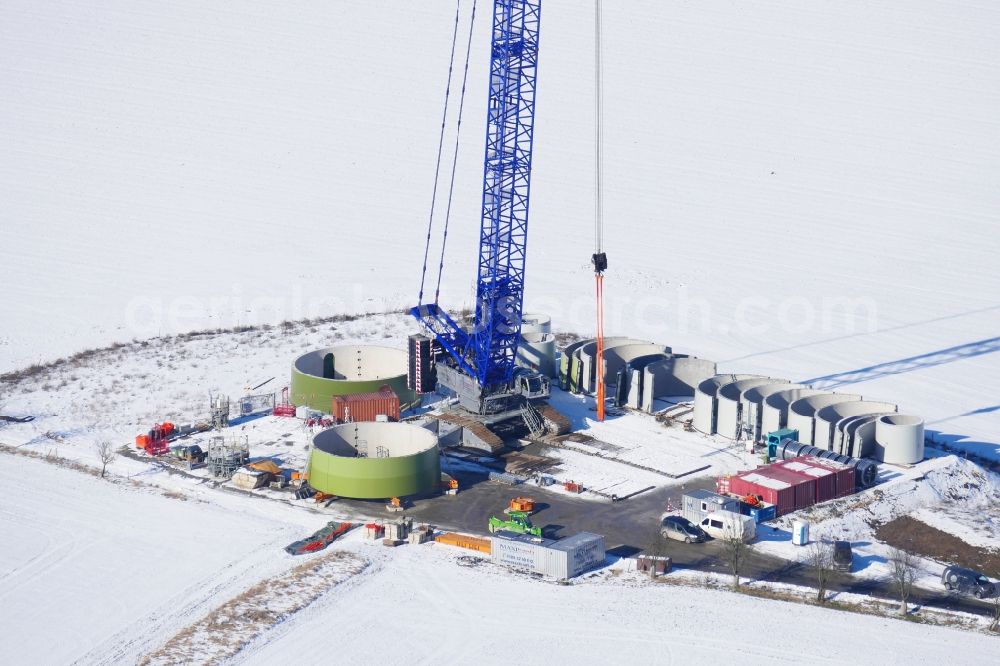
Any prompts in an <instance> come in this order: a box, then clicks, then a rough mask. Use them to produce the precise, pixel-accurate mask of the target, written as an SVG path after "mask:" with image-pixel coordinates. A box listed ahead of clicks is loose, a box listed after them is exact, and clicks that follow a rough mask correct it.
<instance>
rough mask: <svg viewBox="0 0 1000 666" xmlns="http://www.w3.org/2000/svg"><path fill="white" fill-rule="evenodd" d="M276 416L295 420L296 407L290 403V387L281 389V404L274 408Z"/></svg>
mask: <svg viewBox="0 0 1000 666" xmlns="http://www.w3.org/2000/svg"><path fill="white" fill-rule="evenodd" d="M274 415H275V416H290V417H292V418H295V405H293V404H292V403H290V402H289V401H288V387H287V386H286V387H285V388H283V389H281V402H279V403H278V404H277V405H275V406H274Z"/></svg>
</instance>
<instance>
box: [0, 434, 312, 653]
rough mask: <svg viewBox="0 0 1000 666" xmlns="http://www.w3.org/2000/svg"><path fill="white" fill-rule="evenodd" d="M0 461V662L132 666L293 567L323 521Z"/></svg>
mask: <svg viewBox="0 0 1000 666" xmlns="http://www.w3.org/2000/svg"><path fill="white" fill-rule="evenodd" d="M0 455H2V462H3V464H2V465H0V486H2V487H3V502H2V504H0V532H2V533H3V543H4V546H3V548H0V581H2V583H3V584H2V586H0V608H2V610H0V620H2V624H3V626H4V640H3V641H0V662H2V663H5V664H25V663H37V664H59V663H62V664H65V663H69V662H72V661H74V660H77V659H82V660H83V661H84V662H86V663H96V662H104V663H112V662H115V663H126V662H132V661H135V659H136V658H137V657H138V656H139V655H141V654H142V653H143V652H145V651H148V650H150V649H152V648H154V647H156V646H157V645H158V643H159V642H162V641H164V640H166V638H168V637H169V636H170V635H172V633H174V632H176V631H179V630H180V629H181V628H183V627H184V626H185V625H186V624H187V623H189V622H191V621H192V620H193V619H196V618H198V617H200V616H201V615H203V614H205V613H206V612H207V611H208V610H210V609H211V608H212V607H213V606H214V605H217V604H219V603H222V602H223V601H225V600H227V599H229V598H230V597H232V596H235V595H237V594H238V593H240V592H242V591H243V590H244V589H245V588H246V587H248V586H249V584H252V583H254V582H257V581H258V580H264V579H266V578H267V577H268V576H270V575H274V574H277V573H279V572H281V571H283V570H284V569H287V568H288V567H290V566H291V565H292V561H293V558H292V557H291V556H289V555H286V554H285V553H284V551H283V550H282V548H283V547H284V546H285V545H287V544H288V543H290V542H291V541H294V540H295V539H297V538H301V536H303V534H304V533H308V532H309V531H311V530H315V529H317V528H319V527H321V526H322V525H323V524H325V522H326V519H324V517H321V516H317V515H315V514H311V513H307V512H305V511H302V510H295V509H291V508H290V507H285V506H283V505H280V504H277V503H271V502H268V503H262V502H252V501H250V502H247V501H243V502H236V503H233V498H229V497H226V496H225V495H222V494H218V493H216V494H213V496H212V497H211V499H210V500H209V501H206V498H202V497H199V494H198V493H197V491H194V490H192V489H183V488H181V489H179V490H178V492H177V493H176V494H175V495H172V496H170V497H168V496H164V495H163V494H162V493H161V492H157V491H156V489H155V488H149V487H145V486H135V485H133V484H131V483H129V482H127V481H122V482H119V483H116V484H112V483H110V482H108V481H102V480H100V479H98V478H95V477H92V476H89V475H86V474H83V473H80V472H77V471H73V470H69V469H62V468H60V467H58V466H55V465H52V464H50V463H47V462H44V461H39V460H33V459H29V458H26V457H22V456H11V455H5V454H0Z"/></svg>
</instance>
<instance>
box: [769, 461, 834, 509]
mask: <svg viewBox="0 0 1000 666" xmlns="http://www.w3.org/2000/svg"><path fill="white" fill-rule="evenodd" d="M776 466H777V467H780V468H782V469H786V470H789V471H792V472H796V473H797V474H799V475H800V476H802V477H805V478H812V479H814V480H815V487H816V497H815V498H813V499H814V500H815V502H816V503H817V504H819V503H820V502H825V501H827V500H831V499H833V498H834V497H836V496H837V475H836V473H835V472H834V471H833V470H832V469H830V468H829V467H826V466H825V465H814V464H812V461H811V460H806V459H805V458H803V457H799V458H792V459H791V460H783V461H781V462H779V463H776Z"/></svg>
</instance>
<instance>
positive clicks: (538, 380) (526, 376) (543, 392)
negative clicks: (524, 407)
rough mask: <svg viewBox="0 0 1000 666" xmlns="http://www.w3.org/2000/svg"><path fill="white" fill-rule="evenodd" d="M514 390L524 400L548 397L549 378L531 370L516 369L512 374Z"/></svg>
mask: <svg viewBox="0 0 1000 666" xmlns="http://www.w3.org/2000/svg"><path fill="white" fill-rule="evenodd" d="M514 380H515V382H516V389H515V390H516V392H517V393H519V394H520V395H521V396H523V397H524V398H525V399H526V400H541V399H544V398H548V397H549V393H550V388H549V378H548V377H546V376H544V375H542V374H539V373H537V372H534V371H531V370H524V369H518V371H516V372H515V374H514Z"/></svg>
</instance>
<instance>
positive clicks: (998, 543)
mask: <svg viewBox="0 0 1000 666" xmlns="http://www.w3.org/2000/svg"><path fill="white" fill-rule="evenodd" d="M880 477H881V478H882V479H884V480H885V481H884V483H880V484H879V485H878V486H876V487H875V488H871V489H869V490H866V491H864V492H861V493H858V494H857V495H853V496H851V497H849V498H846V499H844V500H842V501H836V502H827V503H824V504H822V505H820V506H817V507H814V508H812V509H809V510H806V511H799V512H796V513H795V514H793V515H791V516H787V517H784V518H780V519H778V520H777V521H774V522H772V523H768V524H767V525H766V526H762V527H761V529H760V530H759V531H758V534H757V536H758V541H757V545H756V546H755V547H756V548H757V549H759V550H762V551H764V552H769V553H773V554H775V555H778V556H780V557H783V558H785V559H789V560H795V559H803V560H805V559H806V558H807V557H808V551H807V549H804V548H801V547H798V546H795V545H793V544H792V542H791V524H792V521H793V520H806V521H808V522H809V523H810V539H811V540H813V541H834V540H838V539H842V540H846V541H850V542H851V543H852V546H853V551H854V565H855V571H854V572H853V575H854V576H857V577H864V578H878V579H887V578H888V577H889V576H890V574H891V565H890V563H889V556H890V554H891V549H890V548H889V546H887V545H885V544H883V543H880V542H878V541H877V540H876V538H875V527H876V525H877V524H879V523H886V522H889V521H891V520H893V519H895V518H899V517H900V516H910V517H912V518H916V519H918V520H921V521H924V522H926V523H927V524H928V525H931V526H933V527H936V528H938V529H940V530H941V531H943V532H946V533H948V534H952V535H954V536H957V537H958V538H960V539H962V540H963V541H965V542H966V543H969V544H971V545H973V546H978V547H982V548H990V549H995V550H997V551H1000V535H998V534H997V532H996V530H997V520H998V513H997V509H996V507H997V506H998V503H1000V477H998V475H997V474H993V473H989V472H985V471H984V470H983V469H982V468H981V467H979V466H977V465H975V464H973V463H970V462H968V461H966V460H962V459H960V458H956V457H955V456H942V457H937V458H931V459H928V460H925V461H923V462H922V463H920V464H918V465H914V466H913V467H911V468H907V469H902V468H894V467H890V466H884V467H883V468H882V470H881V474H880ZM920 562H921V564H920V571H919V578H918V581H917V585H918V586H920V587H924V588H927V589H938V588H939V587H940V586H941V572H942V570H943V569H944V565H945V564H946V563H941V562H935V561H933V560H930V559H928V558H920Z"/></svg>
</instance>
